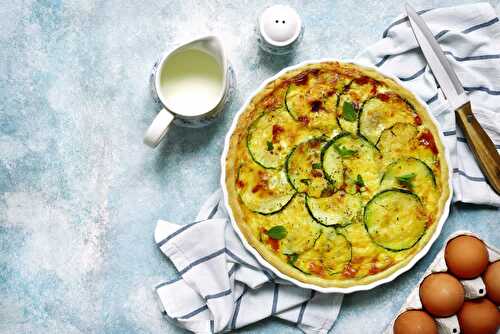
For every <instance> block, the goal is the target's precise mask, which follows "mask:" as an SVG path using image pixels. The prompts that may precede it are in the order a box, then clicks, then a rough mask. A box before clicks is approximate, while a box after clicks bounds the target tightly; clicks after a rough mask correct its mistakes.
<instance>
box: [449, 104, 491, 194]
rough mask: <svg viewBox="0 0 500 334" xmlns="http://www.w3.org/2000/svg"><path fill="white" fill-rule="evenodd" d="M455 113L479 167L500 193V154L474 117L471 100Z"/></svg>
mask: <svg viewBox="0 0 500 334" xmlns="http://www.w3.org/2000/svg"><path fill="white" fill-rule="evenodd" d="M455 114H456V116H457V122H458V125H459V126H460V127H461V128H462V131H463V133H464V134H465V137H466V138H467V142H468V143H469V147H470V148H471V150H472V152H473V153H474V156H475V157H476V160H477V161H478V163H479V167H480V168H481V170H482V171H483V174H484V175H485V176H486V179H487V181H488V183H489V184H490V186H491V187H492V188H493V189H494V190H495V192H496V193H497V194H499V195H500V156H499V155H498V152H497V149H496V148H495V145H494V144H493V142H492V141H491V139H490V137H489V136H488V135H487V134H486V132H485V131H484V129H483V128H482V127H481V125H480V124H479V122H478V121H477V119H476V117H474V114H473V113H472V110H471V105H470V102H467V103H466V104H464V105H463V106H461V107H460V108H458V109H457V110H455Z"/></svg>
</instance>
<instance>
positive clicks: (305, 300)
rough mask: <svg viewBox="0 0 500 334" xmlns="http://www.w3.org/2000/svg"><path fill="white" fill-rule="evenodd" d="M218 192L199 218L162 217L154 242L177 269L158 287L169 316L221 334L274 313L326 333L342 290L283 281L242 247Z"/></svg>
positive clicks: (305, 328)
mask: <svg viewBox="0 0 500 334" xmlns="http://www.w3.org/2000/svg"><path fill="white" fill-rule="evenodd" d="M220 199H221V192H220V191H217V192H215V193H214V194H212V196H210V198H209V199H208V200H207V201H206V202H205V204H204V205H203V207H202V209H201V211H200V213H199V214H198V217H196V222H194V223H192V224H188V225H177V224H173V223H169V222H166V221H162V220H160V221H159V222H158V224H157V226H156V230H155V241H156V243H157V245H158V246H159V247H160V249H161V251H162V252H163V253H164V254H165V255H166V256H167V257H168V258H169V259H170V260H171V261H172V263H173V264H174V266H175V267H176V269H177V270H178V271H179V275H180V276H179V277H178V278H176V279H173V280H170V281H167V282H164V283H160V284H159V285H157V286H156V292H157V294H158V297H159V300H160V305H161V307H162V309H163V312H164V314H165V315H166V316H167V319H169V320H170V321H172V322H173V323H175V324H176V325H178V326H180V327H183V328H186V329H188V330H190V331H193V332H195V333H217V332H221V331H230V330H233V329H235V328H240V327H243V326H246V325H248V324H251V323H254V322H256V321H259V320H262V319H265V318H267V317H270V316H275V317H278V318H281V319H284V320H287V321H290V322H292V323H294V324H296V325H297V326H298V327H299V328H300V329H302V330H303V331H304V332H305V333H327V332H328V331H329V330H330V329H331V328H332V326H333V323H334V322H335V319H336V318H337V315H338V312H339V310H340V305H341V303H342V295H341V294H330V295H329V294H321V293H315V292H314V291H310V290H305V289H302V288H299V287H296V286H294V285H291V284H290V283H289V282H286V281H284V280H281V279H279V278H277V277H276V275H274V274H273V273H272V272H270V271H269V270H267V269H264V268H263V267H262V266H261V265H260V264H259V263H258V262H257V260H256V259H255V258H254V257H253V256H252V255H251V254H250V253H249V252H248V251H247V250H245V248H244V247H243V244H242V243H241V241H240V239H239V238H238V236H237V235H236V233H235V232H234V230H233V228H232V226H231V224H230V223H229V221H228V219H226V217H227V216H226V213H225V211H224V209H223V208H222V205H219V204H220Z"/></svg>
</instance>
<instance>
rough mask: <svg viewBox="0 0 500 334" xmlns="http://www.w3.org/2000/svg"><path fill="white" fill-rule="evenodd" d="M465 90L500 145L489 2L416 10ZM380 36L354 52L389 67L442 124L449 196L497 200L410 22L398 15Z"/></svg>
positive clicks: (496, 45) (497, 34)
mask: <svg viewBox="0 0 500 334" xmlns="http://www.w3.org/2000/svg"><path fill="white" fill-rule="evenodd" d="M419 14H420V15H421V16H422V18H423V19H424V21H425V22H426V23H427V25H428V26H429V27H430V29H431V31H432V32H433V34H434V36H435V37H436V39H437V40H438V42H439V44H440V45H441V48H442V49H443V50H444V52H445V54H446V55H447V57H448V59H449V60H450V62H451V65H452V67H453V68H454V69H455V71H456V72H457V74H458V77H459V78H460V81H461V82H462V84H463V86H464V89H465V91H467V92H468V94H469V96H470V99H471V102H472V110H473V112H474V114H475V116H476V118H477V119H478V121H479V122H480V123H481V125H482V126H483V127H484V129H485V131H486V132H487V133H488V134H489V136H490V138H491V139H492V140H493V142H494V143H495V145H496V147H497V150H498V149H500V23H499V22H498V21H499V20H498V17H497V15H496V13H495V10H494V9H493V8H492V7H491V6H490V5H489V4H488V3H479V4H472V5H463V6H457V7H450V8H435V9H427V10H421V11H419ZM382 37H383V38H382V40H380V41H379V42H377V43H375V44H374V45H372V46H370V47H368V48H367V49H365V50H364V51H362V52H361V54H359V55H358V57H357V60H358V61H360V62H361V63H365V64H369V65H374V66H376V67H378V68H380V69H381V70H382V71H385V72H388V73H392V74H393V75H395V76H397V77H399V79H400V80H401V81H402V82H403V84H405V85H406V86H408V88H410V89H411V90H412V91H414V92H416V93H417V94H418V95H419V96H420V97H421V98H422V99H423V100H424V101H426V102H427V104H428V105H429V108H430V110H431V112H432V113H433V114H434V116H435V117H436V118H437V120H438V122H439V123H440V124H441V129H442V131H443V135H444V138H445V145H446V146H447V147H448V149H449V152H450V156H451V160H452V164H453V190H454V196H453V200H454V201H455V202H466V203H475V204H487V205H494V206H497V207H499V206H500V196H498V195H497V194H496V193H495V192H494V191H493V190H492V189H491V187H490V186H489V185H488V184H487V183H486V181H485V178H484V175H483V173H482V172H481V170H480V169H479V166H478V165H477V162H476V161H475V159H474V156H473V154H472V152H471V151H470V149H469V146H468V144H467V142H466V140H465V138H464V135H463V134H462V131H461V130H460V128H457V125H456V122H455V115H454V112H453V110H451V109H450V107H449V106H448V105H447V103H446V101H445V99H444V96H443V94H442V92H441V91H440V89H439V87H438V85H437V83H436V81H435V79H434V77H433V75H432V73H431V71H430V69H429V66H428V65H427V62H426V61H425V59H424V57H423V55H422V53H421V51H420V48H419V47H418V45H417V42H416V40H415V37H414V36H413V33H412V30H411V28H410V25H409V22H408V18H407V17H406V16H401V17H400V18H398V19H397V20H395V21H394V22H393V23H391V24H390V25H389V27H388V28H387V29H386V30H385V31H384V32H383V35H382Z"/></svg>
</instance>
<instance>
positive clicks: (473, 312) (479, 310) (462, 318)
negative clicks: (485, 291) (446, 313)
mask: <svg viewBox="0 0 500 334" xmlns="http://www.w3.org/2000/svg"><path fill="white" fill-rule="evenodd" d="M458 322H459V324H460V329H461V332H462V334H495V333H496V331H497V329H498V325H499V324H500V312H498V310H497V308H496V307H495V305H494V304H493V303H492V302H490V301H489V300H488V299H486V298H481V299H477V300H467V301H465V303H464V305H463V306H462V308H461V309H460V311H459V312H458Z"/></svg>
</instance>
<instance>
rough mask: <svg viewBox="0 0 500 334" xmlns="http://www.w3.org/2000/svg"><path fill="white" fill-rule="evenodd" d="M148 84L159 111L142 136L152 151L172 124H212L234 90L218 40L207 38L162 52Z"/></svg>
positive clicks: (231, 74) (187, 125)
mask: <svg viewBox="0 0 500 334" xmlns="http://www.w3.org/2000/svg"><path fill="white" fill-rule="evenodd" d="M150 84H151V91H152V94H153V99H154V101H155V102H156V103H158V104H159V105H160V106H161V108H162V109H161V111H160V112H159V113H158V115H157V116H156V117H155V119H154V120H153V123H151V125H150V126H149V128H148V130H147V131H146V134H145V136H144V143H145V144H146V145H148V146H150V147H153V148H154V147H156V146H157V145H158V144H159V143H160V141H161V140H162V139H163V137H164V136H165V134H166V133H167V132H168V129H169V127H170V125H171V124H172V123H175V124H176V125H179V126H184V127H190V128H198V127H202V126H205V125H208V124H209V123H211V122H212V121H214V120H215V119H216V118H217V117H218V116H219V115H220V114H221V113H222V112H223V110H224V107H225V106H226V104H227V102H228V101H229V98H230V96H231V94H232V91H233V90H234V74H233V72H232V69H231V67H230V65H229V62H228V60H227V58H226V55H225V52H224V49H223V47H222V43H221V41H220V39H219V38H217V37H216V36H206V37H203V38H198V39H195V40H193V41H191V42H188V43H186V44H183V45H181V46H179V47H177V48H175V49H174V50H173V51H170V52H166V53H164V54H163V55H162V56H161V57H160V58H159V60H158V61H157V62H156V63H155V65H154V66H153V70H152V72H151V77H150Z"/></svg>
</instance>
